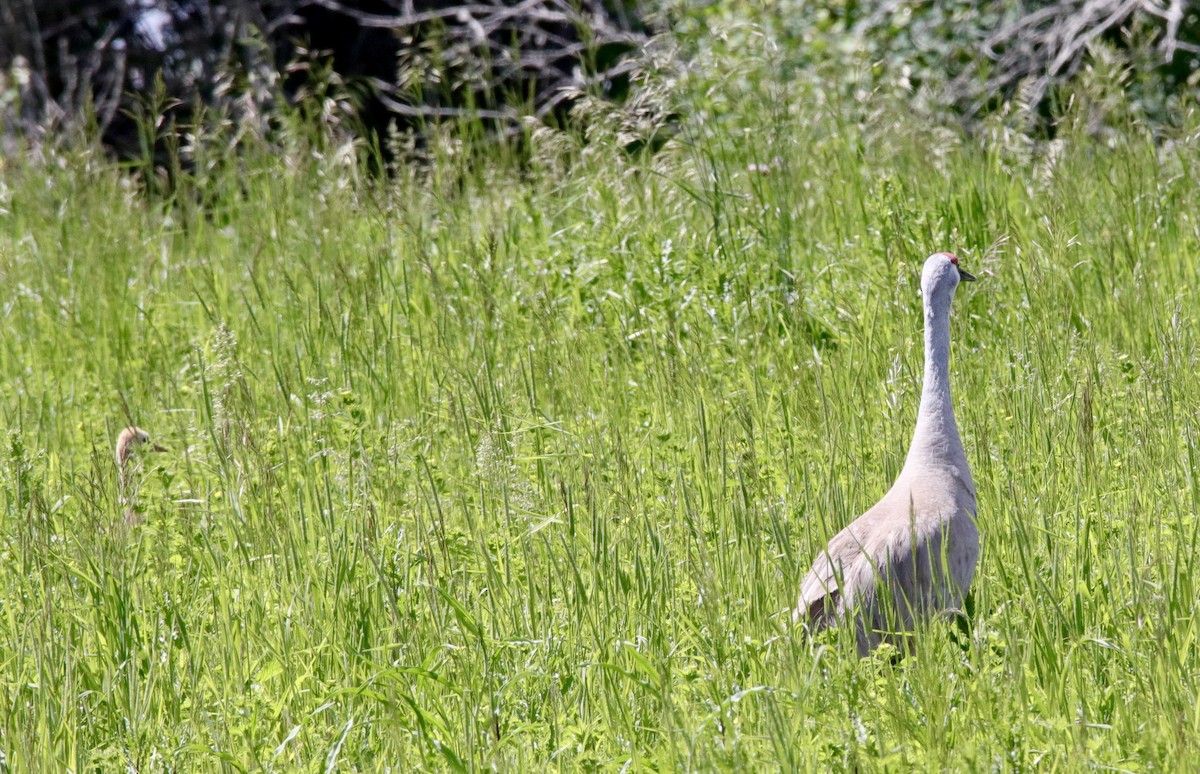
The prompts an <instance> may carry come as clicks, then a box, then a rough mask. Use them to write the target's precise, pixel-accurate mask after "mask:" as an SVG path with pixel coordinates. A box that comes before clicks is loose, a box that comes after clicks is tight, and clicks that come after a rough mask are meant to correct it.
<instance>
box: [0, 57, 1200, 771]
mask: <svg viewBox="0 0 1200 774" xmlns="http://www.w3.org/2000/svg"><path fill="white" fill-rule="evenodd" d="M748 39H749V40H753V39H754V38H753V35H750V37H749V38H748ZM710 64H711V63H710ZM743 64H744V63H743ZM755 66H756V65H752V64H746V65H745V68H746V69H744V70H741V71H738V73H736V77H734V76H731V75H730V74H729V73H726V72H722V71H719V70H717V69H710V70H708V71H707V72H708V75H705V74H704V73H705V72H706V71H705V70H704V69H703V66H702V64H701V65H697V66H696V68H695V69H694V70H693V71H692V72H691V74H690V75H686V76H679V77H678V78H676V79H675V80H673V81H671V82H670V83H668V84H665V85H664V84H663V83H660V84H659V85H658V86H657V87H655V86H654V85H653V84H651V85H650V86H649V88H651V89H653V88H659V89H661V90H665V89H667V88H668V87H669V89H670V91H671V98H672V99H673V100H675V104H676V105H677V106H678V107H679V108H680V109H679V110H677V111H676V113H675V118H673V119H672V120H673V121H675V122H677V124H678V126H677V128H676V129H674V130H673V131H674V136H673V137H672V138H671V139H670V140H669V141H668V142H667V143H666V144H665V145H663V146H662V147H661V148H659V149H658V150H657V152H654V153H651V152H649V150H647V149H645V148H643V149H641V150H639V149H638V148H637V147H636V145H637V143H633V144H632V145H631V142H630V138H631V137H634V138H635V139H636V136H638V135H637V133H638V132H639V131H641V132H642V133H643V135H644V132H645V129H646V127H645V126H643V125H641V124H639V123H638V117H637V116H634V115H632V114H630V113H629V112H628V111H627V110H626V109H623V108H619V107H606V106H604V105H601V104H593V105H591V106H590V108H589V109H590V110H592V111H593V115H587V116H583V115H581V121H582V120H584V119H587V122H586V125H587V127H588V128H587V129H586V130H579V131H565V130H564V131H560V130H556V129H551V128H546V127H538V128H530V129H529V130H528V131H527V132H526V134H525V136H524V138H523V150H520V151H518V150H503V148H498V147H496V146H489V145H488V144H487V143H486V142H484V141H481V140H479V139H478V137H477V136H476V135H472V134H471V133H470V132H467V131H460V132H457V133H456V132H453V131H446V132H442V133H435V135H434V140H433V141H432V142H431V143H430V144H429V145H428V146H425V147H424V148H422V149H420V151H419V152H414V153H413V154H411V157H410V156H406V155H404V154H403V153H401V155H400V157H399V160H398V161H397V162H396V163H395V164H394V169H393V170H392V174H391V175H389V176H385V177H380V176H377V175H372V174H371V173H370V172H369V171H368V168H369V166H370V165H369V164H368V163H366V162H365V161H364V159H365V157H366V156H367V155H368V150H367V149H366V148H364V147H363V146H362V145H359V144H355V143H353V142H349V141H346V140H345V139H344V135H342V134H339V133H338V132H336V131H332V130H329V131H326V130H325V129H323V128H322V127H320V126H313V125H312V124H308V123H304V122H302V121H301V119H299V118H295V117H294V118H293V123H292V124H291V125H285V126H284V127H283V128H282V130H281V131H280V133H279V135H278V136H276V137H273V138H271V139H270V141H268V140H264V139H260V138H256V137H254V136H253V135H249V134H240V133H239V132H238V129H237V127H236V126H229V127H226V128H225V129H223V130H215V131H213V132H212V133H210V134H206V135H200V136H196V137H194V138H192V140H191V147H190V148H189V149H188V152H189V159H190V160H191V162H192V163H191V164H190V165H189V166H187V167H181V168H180V169H177V170H174V177H175V179H174V187H173V188H171V189H170V193H169V194H168V193H167V191H168V189H167V187H166V186H165V185H163V184H162V182H163V179H162V178H161V176H159V177H156V176H155V174H154V173H153V172H152V171H148V170H147V168H145V167H139V166H138V165H128V164H125V165H122V164H118V163H116V162H114V161H112V160H111V159H109V158H107V157H106V156H105V154H104V153H103V152H102V151H100V150H98V149H96V148H95V146H94V145H93V144H91V143H88V142H87V141H78V142H67V141H64V142H58V143H49V144H46V145H43V146H41V147H39V148H33V147H32V146H31V148H30V151H29V153H28V154H11V155H9V156H8V157H6V158H4V159H3V161H2V162H0V421H2V423H3V424H2V428H0V429H2V432H3V439H2V444H3V445H2V448H0V568H2V570H0V752H2V758H0V761H2V763H0V768H2V769H3V770H6V771H78V772H83V771H89V772H92V771H139V772H146V771H210V770H211V771H268V772H271V771H394V772H401V771H413V770H456V771H479V770H500V771H543V770H568V771H573V770H604V771H644V770H659V771H693V770H694V771H772V770H789V771H790V770H799V771H805V770H854V771H883V770H889V771H902V770H913V769H915V770H949V771H984V770H992V771H1024V770H1053V771H1074V770H1084V769H1087V770H1123V771H1176V770H1180V769H1181V768H1183V767H1185V766H1188V765H1191V766H1194V765H1195V761H1197V760H1200V696H1198V695H1197V694H1198V691H1200V656H1198V655H1197V639H1198V635H1200V625H1198V620H1197V615H1196V612H1195V607H1196V602H1197V594H1198V592H1200V588H1198V583H1197V579H1196V576H1195V572H1196V570H1197V565H1198V563H1200V550H1198V543H1197V536H1198V530H1200V519H1198V518H1197V514H1198V513H1200V479H1198V478H1197V464H1198V460H1197V456H1198V452H1200V380H1198V379H1197V373H1198V371H1200V145H1198V143H1197V137H1198V136H1200V135H1198V132H1200V113H1198V112H1197V111H1196V110H1195V108H1194V107H1187V106H1185V107H1184V108H1182V109H1181V110H1180V115H1179V120H1178V122H1177V124H1176V125H1174V126H1168V127H1162V126H1159V127H1156V128H1154V129H1153V130H1152V129H1151V128H1149V127H1148V126H1146V125H1144V124H1143V122H1141V121H1139V120H1138V116H1137V115H1136V111H1128V113H1129V114H1128V115H1123V114H1122V113H1121V110H1120V106H1119V105H1118V106H1117V107H1116V108H1114V107H1113V105H1112V104H1111V102H1112V100H1114V99H1117V100H1119V92H1118V93H1117V95H1116V96H1113V94H1112V93H1100V94H1099V95H1098V96H1095V97H1094V98H1092V99H1089V97H1088V95H1087V94H1083V95H1080V96H1078V97H1077V98H1074V99H1073V101H1071V102H1070V104H1069V105H1068V106H1067V107H1065V108H1064V110H1063V115H1062V117H1061V120H1060V121H1059V124H1058V128H1057V132H1056V134H1055V136H1054V138H1053V139H1052V140H1051V139H1042V140H1037V141H1034V140H1030V139H1028V138H1027V137H1026V136H1025V135H1024V134H1023V133H1021V132H1020V131H1018V130H1017V129H1015V128H1014V125H1016V124H1017V123H1019V121H1020V116H1019V115H1018V114H1016V113H1014V114H1009V115H1007V116H1004V115H1002V116H999V117H997V118H995V119H994V120H993V121H992V122H991V123H989V124H986V125H984V126H983V127H980V128H977V129H976V130H975V131H973V132H972V133H970V134H968V133H966V132H964V131H963V130H962V129H960V128H957V127H956V126H954V125H953V124H950V123H947V124H944V125H943V124H939V123H937V122H934V121H931V120H929V119H926V118H919V117H917V116H915V115H914V114H912V113H911V112H910V111H909V110H907V109H906V107H905V101H904V100H905V95H904V93H903V91H902V90H898V91H896V92H894V93H893V92H888V91H886V90H880V91H876V92H872V93H861V94H854V93H846V92H844V91H839V90H837V89H834V88H826V87H824V86H823V85H822V82H821V80H820V79H811V80H806V79H803V78H790V77H785V76H784V75H783V74H781V72H780V71H779V70H778V69H777V68H773V67H772V66H771V63H770V61H769V58H768V59H764V61H763V63H761V64H760V65H758V66H760V67H761V69H759V70H755V69H754V67H755ZM1097 88H1099V87H1097ZM1101 100H1108V101H1107V102H1104V103H1103V105H1100V101H1101ZM1101 106H1102V107H1103V108H1104V110H1105V116H1106V119H1113V116H1116V119H1113V120H1108V121H1107V124H1106V126H1105V128H1104V129H1103V131H1099V130H1097V129H1096V126H1095V122H1094V121H1093V120H1091V119H1092V118H1093V117H1094V115H1095V111H1097V110H1099V109H1100V107H1101ZM606 111H607V112H606ZM1018 113H1019V111H1018ZM581 125H582V124H581ZM652 128H653V127H652ZM938 250H952V251H955V252H956V253H958V254H959V256H960V257H961V260H962V265H963V266H964V267H965V268H966V269H968V270H969V271H972V272H973V273H975V274H976V275H977V276H979V279H980V281H979V282H977V283H974V284H973V285H964V286H963V287H962V288H960V289H959V291H958V296H957V298H956V300H955V307H954V314H953V318H952V337H953V344H952V361H951V367H952V372H953V379H954V382H953V390H954V397H955V403H956V408H957V414H958V421H959V425H960V428H961V430H962V434H963V440H964V444H965V446H966V449H967V455H968V458H969V460H970V462H971V465H972V466H973V470H974V477H975V481H976V485H977V488H978V501H979V527H980V531H981V533H982V538H981V539H982V553H981V559H980V565H979V569H978V572H977V574H976V578H975V583H974V589H973V598H972V605H971V616H970V621H969V624H964V625H961V626H955V625H950V624H945V623H935V624H931V625H930V626H929V627H928V629H927V630H925V631H922V632H921V638H920V643H919V647H918V649H917V651H916V652H915V653H914V654H913V655H911V656H909V657H907V658H903V659H899V658H893V657H892V655H893V654H890V653H887V652H883V653H880V654H878V655H876V656H873V657H870V658H866V659H862V660H860V659H859V658H858V657H857V655H856V653H855V648H854V642H853V637H852V636H851V635H849V633H847V632H829V633H826V634H823V635H821V636H819V637H817V638H815V639H812V640H809V639H806V638H804V637H802V636H800V634H799V632H798V631H797V630H796V629H795V628H794V627H793V626H792V624H791V617H790V608H791V606H793V605H794V604H795V601H796V594H797V591H798V588H799V581H800V578H801V576H802V575H803V573H804V572H805V570H806V569H807V567H808V565H809V563H810V562H811V560H812V557H813V555H814V554H815V552H816V551H817V550H818V549H819V548H820V547H821V546H823V545H824V543H825V541H826V540H827V539H828V538H829V537H830V536H831V535H832V534H833V533H834V532H836V531H837V530H839V529H840V528H841V527H842V526H844V525H845V524H847V523H848V522H849V521H850V520H851V519H852V518H853V517H854V516H856V515H857V514H858V513H860V512H861V511H862V510H863V509H864V508H866V507H867V506H869V505H871V504H872V503H874V502H875V501H876V499H878V497H879V496H880V495H881V494H882V493H883V492H884V491H885V490H886V489H887V487H888V486H889V484H890V482H891V480H892V478H893V477H894V476H895V474H896V473H897V471H898V470H899V467H900V465H901V464H902V462H903V458H904V454H905V451H906V448H907V444H908V441H909V436H910V434H911V432H912V427H913V422H914V417H915V413H916V402H917V396H918V395H919V390H920V375H921V364H922V351H921V350H922V338H921V301H920V298H919V297H918V293H917V290H918V282H919V276H920V266H921V262H922V261H923V259H924V258H925V256H926V255H927V254H929V253H931V252H934V251H938ZM127 424H137V425H140V426H141V427H143V428H145V429H146V430H148V431H149V432H150V433H151V434H152V436H153V437H154V440H155V441H156V442H158V443H161V444H163V445H164V446H166V447H167V448H168V451H166V452H162V453H157V454H142V455H139V457H138V458H137V462H136V464H135V466H134V469H133V470H132V471H131V475H134V476H136V477H137V479H138V481H137V490H138V491H137V504H136V507H137V508H138V509H139V510H140V512H141V514H142V519H141V522H140V523H137V524H129V523H126V522H127V520H126V519H125V517H124V516H123V510H124V506H122V505H121V504H120V503H119V502H118V485H117V470H116V464H115V461H114V459H113V451H112V444H113V441H114V439H115V437H116V434H117V433H118V431H119V430H120V429H121V428H122V427H124V426H125V425H127Z"/></svg>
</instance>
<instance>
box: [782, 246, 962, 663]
mask: <svg viewBox="0 0 1200 774" xmlns="http://www.w3.org/2000/svg"><path fill="white" fill-rule="evenodd" d="M974 279H975V278H974V277H973V276H971V275H970V274H968V273H967V272H965V271H963V270H962V269H961V268H960V267H959V265H958V258H957V257H955V256H954V255H953V254H951V253H935V254H933V255H931V256H929V258H927V259H926V260H925V267H924V269H923V271H922V272H921V294H922V296H923V300H924V307H925V379H924V383H923V385H922V388H921V405H920V408H919V410H918V412H917V426H916V430H915V431H914V432H913V438H912V443H911V444H910V446H909V449H908V457H907V458H906V460H905V462H904V467H903V468H902V469H901V471H900V475H899V476H898V477H897V478H896V482H895V483H894V484H893V485H892V488H891V489H890V490H888V492H887V494H885V495H884V496H883V499H881V500H880V501H879V502H878V503H876V504H875V506H874V507H872V508H871V509H870V510H868V511H867V512H866V513H864V514H862V515H861V516H859V517H858V518H857V519H855V520H854V521H853V522H852V523H851V524H850V526H848V527H846V528H845V529H843V530H842V531H841V532H839V533H838V534H837V535H835V536H834V537H833V539H832V540H830V541H829V545H827V546H826V547H825V548H824V549H823V550H822V551H821V553H820V554H818V556H817V558H816V559H815V560H814V562H813V566H812V569H810V570H809V571H808V575H806V576H805V578H804V581H803V583H802V584H801V586H800V600H799V604H798V605H797V607H796V610H795V613H794V614H793V619H794V620H795V621H797V622H803V623H805V625H806V626H807V628H808V629H809V630H810V631H819V630H821V629H824V628H826V627H827V626H830V625H831V624H833V623H835V622H837V621H842V620H846V619H847V618H852V619H853V620H854V622H855V627H856V635H857V640H858V651H859V654H860V655H866V654H867V653H868V652H869V651H871V650H872V649H873V648H875V647H876V646H877V645H879V644H880V643H881V642H882V641H883V640H885V639H887V638H888V634H889V633H891V634H895V633H899V632H908V631H911V630H912V628H913V625H914V623H915V622H916V620H917V619H919V618H926V617H929V616H930V615H931V614H933V613H935V612H938V611H949V610H956V609H959V608H961V605H962V601H963V599H964V597H965V595H966V592H967V589H968V588H969V587H970V585H971V579H972V578H973V576H974V574H975V564H976V562H977V561H978V558H979V532H978V530H977V527H976V523H975V483H974V482H973V481H972V480H971V470H970V468H969V467H968V466H967V457H966V454H965V453H964V451H963V445H962V440H961V439H960V438H959V435H958V425H957V424H956V423H955V421H954V407H953V405H952V404H951V401H950V304H951V301H952V300H953V299H954V291H955V289H956V288H958V284H959V282H960V281H968V282H970V281H973V280H974Z"/></svg>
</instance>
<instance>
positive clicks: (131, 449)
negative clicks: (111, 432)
mask: <svg viewBox="0 0 1200 774" xmlns="http://www.w3.org/2000/svg"><path fill="white" fill-rule="evenodd" d="M143 447H149V449H150V451H156V452H162V451H166V448H165V447H162V446H159V445H158V444H156V443H153V442H151V440H150V434H149V433H147V432H146V431H145V430H143V429H142V428H140V427H132V426H130V427H127V428H125V429H124V430H122V431H121V433H120V435H118V436H117V450H116V453H117V495H118V502H119V503H120V504H121V505H123V506H125V522H126V523H127V524H130V525H133V524H139V523H141V521H142V516H141V514H139V513H138V512H137V492H138V486H139V484H140V482H139V481H138V479H137V476H136V475H135V473H136V471H134V470H132V469H131V468H132V467H133V464H134V455H135V454H136V453H137V451H138V449H140V448H143Z"/></svg>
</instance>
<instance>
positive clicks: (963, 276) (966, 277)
mask: <svg viewBox="0 0 1200 774" xmlns="http://www.w3.org/2000/svg"><path fill="white" fill-rule="evenodd" d="M955 268H958V267H957V266H956V267H955ZM958 278H959V279H960V280H962V281H963V282H974V281H975V275H974V274H971V273H970V272H968V271H963V270H962V269H958Z"/></svg>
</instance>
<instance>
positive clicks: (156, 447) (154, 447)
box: [150, 444, 170, 452]
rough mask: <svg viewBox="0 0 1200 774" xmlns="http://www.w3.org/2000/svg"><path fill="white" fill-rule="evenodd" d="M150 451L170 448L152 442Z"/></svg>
mask: <svg viewBox="0 0 1200 774" xmlns="http://www.w3.org/2000/svg"><path fill="white" fill-rule="evenodd" d="M150 451H156V452H165V451H170V449H168V448H167V447H165V446H159V445H158V444H154V445H153V446H151V447H150Z"/></svg>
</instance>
